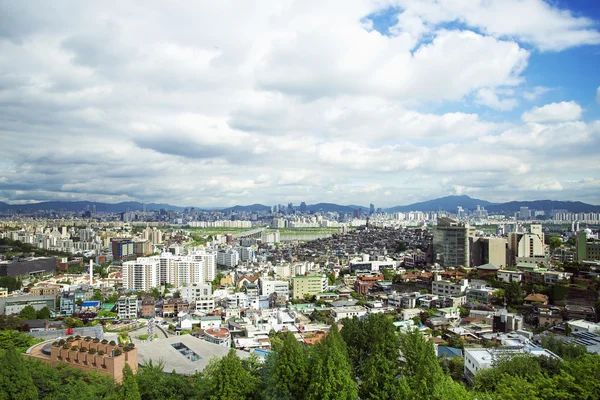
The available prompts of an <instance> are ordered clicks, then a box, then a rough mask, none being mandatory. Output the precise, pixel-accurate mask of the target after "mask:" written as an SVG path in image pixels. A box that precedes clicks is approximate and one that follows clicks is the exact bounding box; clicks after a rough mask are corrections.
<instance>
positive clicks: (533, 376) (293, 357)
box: [0, 315, 600, 400]
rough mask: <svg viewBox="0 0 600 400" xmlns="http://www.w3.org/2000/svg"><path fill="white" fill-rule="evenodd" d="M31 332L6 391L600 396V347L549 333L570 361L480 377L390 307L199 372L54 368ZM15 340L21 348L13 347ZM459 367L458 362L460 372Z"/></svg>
mask: <svg viewBox="0 0 600 400" xmlns="http://www.w3.org/2000/svg"><path fill="white" fill-rule="evenodd" d="M31 340H32V338H31V337H28V336H26V335H25V334H23V333H19V332H15V331H10V332H8V331H3V334H2V335H0V353H1V354H0V368H1V370H2V374H1V375H0V400H3V399H38V398H39V399H65V400H66V399H69V400H76V399H86V400H87V399H127V400H130V399H131V400H133V399H136V400H137V399H144V400H151V399H173V400H175V399H210V400H228V399H231V400H234V399H236V400H237V399H256V400H258V399H266V400H275V399H278V400H317V399H320V400H333V399H340V400H342V399H344V400H347V399H416V400H425V399H434V400H435V399H439V400H442V399H472V400H475V399H478V400H483V399H489V400H493V399H503V400H505V399H519V400H520V399H534V400H535V399H578V400H581V399H590V400H591V399H598V398H600V356H599V355H591V354H588V353H586V352H585V350H584V348H582V347H580V346H576V345H565V344H563V343H562V342H560V341H558V340H547V341H545V343H544V345H545V346H546V347H549V348H550V350H552V351H553V352H554V353H555V354H557V355H559V356H560V357H561V358H562V360H556V359H547V358H544V357H531V356H524V355H523V356H516V357H512V358H509V359H503V360H501V361H499V362H498V363H497V365H496V366H495V367H494V368H491V369H487V370H482V371H480V372H479V373H478V374H477V375H476V377H475V380H474V382H473V384H472V385H469V386H468V385H466V384H465V383H464V382H462V381H461V380H460V375H461V374H460V371H458V372H459V373H452V371H451V368H448V363H446V362H444V360H442V361H441V362H440V360H438V358H437V357H436V355H435V353H434V348H433V345H432V344H431V343H430V342H428V341H427V340H426V338H425V337H424V336H423V335H422V334H421V333H419V332H408V333H398V332H397V331H396V330H395V327H394V326H393V324H392V322H391V320H390V319H389V318H388V317H386V316H383V315H371V316H369V317H368V318H366V319H361V320H359V319H352V320H344V321H343V329H341V331H338V329H337V326H336V325H333V326H332V328H331V331H330V332H329V334H328V335H327V336H326V337H325V338H324V339H323V340H322V341H321V342H320V343H318V344H316V345H314V346H311V347H305V346H304V345H302V344H301V343H299V342H298V341H297V340H296V339H295V338H294V336H293V335H291V334H280V335H277V336H275V337H273V339H272V346H273V350H272V352H271V353H270V354H269V355H268V356H267V358H266V359H265V360H264V362H263V361H261V360H260V359H259V358H258V357H257V356H252V357H250V358H248V359H240V358H239V357H238V356H237V355H236V353H235V352H234V351H231V352H230V353H229V354H228V355H227V356H225V357H223V358H221V359H213V360H211V362H210V363H209V365H208V367H207V368H206V369H205V370H204V371H202V372H200V373H197V374H195V375H193V376H183V375H179V374H177V373H174V371H164V370H163V365H162V364H160V363H159V364H146V365H144V366H141V367H140V369H139V370H138V372H137V374H134V373H133V372H132V371H131V370H129V369H128V368H126V370H125V371H124V380H123V382H122V384H116V383H115V382H114V381H112V379H110V378H109V377H106V376H103V375H99V374H96V373H83V372H81V371H79V370H77V369H73V368H70V367H68V366H66V365H64V366H59V367H57V368H54V367H52V366H50V365H49V364H45V363H43V362H41V361H37V360H33V359H27V358H25V357H23V356H22V355H21V354H22V353H23V352H24V349H26V348H27V346H29V345H30V344H32V343H34V342H30V341H31ZM15 345H16V347H15ZM454 372H457V371H454Z"/></svg>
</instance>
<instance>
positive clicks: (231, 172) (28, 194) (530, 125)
mask: <svg viewBox="0 0 600 400" xmlns="http://www.w3.org/2000/svg"><path fill="white" fill-rule="evenodd" d="M465 4H466V3H462V5H461V2H448V3H443V2H442V3H436V2H423V1H412V0H398V1H389V2H388V1H384V2H381V1H356V2H350V3H348V2H337V3H336V2H327V3H326V4H320V3H316V2H315V3H306V2H293V1H290V2H277V3H276V4H274V3H272V2H263V3H260V2H259V3H256V4H247V3H234V2H222V3H219V4H218V5H217V4H210V6H207V5H204V4H201V3H189V4H184V3H182V4H176V5H174V4H169V5H166V4H162V3H159V2H157V3H154V4H146V3H145V4H144V5H143V6H142V5H135V4H121V3H117V2H112V3H111V2H103V3H98V4H94V3H79V2H69V1H57V2H51V3H41V4H40V3H34V2H30V1H24V2H4V3H2V4H0V15H2V24H0V26H1V28H0V49H1V51H2V54H4V55H6V57H3V58H2V59H1V60H0V71H1V72H0V139H1V143H2V144H3V146H2V148H3V150H4V151H3V153H2V159H1V160H0V201H3V202H8V203H20V202H38V201H47V200H63V201H71V200H91V201H97V202H107V203H118V202H123V201H140V202H146V203H150V202H159V203H171V204H179V205H194V204H196V205H199V206H206V207H214V206H223V207H227V206H233V205H237V204H253V203H260V204H273V199H277V202H279V203H281V204H287V203H290V202H291V203H293V204H300V202H302V201H304V202H306V203H307V204H314V203H319V202H329V203H337V204H359V205H364V206H368V204H369V203H374V204H375V206H376V207H391V206H395V205H398V204H411V203H416V202H419V201H423V200H428V199H433V198H439V197H443V196H446V195H461V194H467V195H469V196H471V197H475V198H480V199H493V200H492V201H494V202H505V201H512V200H524V199H527V200H537V199H553V200H579V201H582V202H585V203H589V204H600V171H599V170H598V167H597V165H599V163H600V155H599V154H598V152H597V149H598V148H600V146H599V145H600V139H599V135H600V106H599V103H600V87H599V85H600V80H599V79H598V74H597V71H598V70H599V69H600V31H599V21H600V10H599V9H598V8H597V7H594V5H593V4H589V3H588V2H585V1H552V2H547V1H543V0H527V1H501V2H469V7H465V6H464V5H465Z"/></svg>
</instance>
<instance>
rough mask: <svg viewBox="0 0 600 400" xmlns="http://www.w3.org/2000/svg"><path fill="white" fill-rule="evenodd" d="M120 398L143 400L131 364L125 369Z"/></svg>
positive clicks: (126, 365)
mask: <svg viewBox="0 0 600 400" xmlns="http://www.w3.org/2000/svg"><path fill="white" fill-rule="evenodd" d="M119 398H120V399H123V400H141V398H142V397H141V395H140V389H139V388H138V383H137V380H136V379H135V375H133V371H132V370H131V367H130V366H129V364H125V367H124V368H123V383H122V384H121V387H120V388H119Z"/></svg>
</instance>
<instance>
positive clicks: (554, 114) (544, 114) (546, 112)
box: [521, 101, 583, 122]
mask: <svg viewBox="0 0 600 400" xmlns="http://www.w3.org/2000/svg"><path fill="white" fill-rule="evenodd" d="M582 112H583V109H582V108H581V106H580V105H579V104H577V103H576V102H575V101H562V102H560V103H550V104H546V105H545V106H542V107H534V108H532V109H531V110H529V111H526V112H524V113H523V115H522V116H521V119H522V120H523V121H525V122H557V121H573V120H578V119H580V118H581V114H582Z"/></svg>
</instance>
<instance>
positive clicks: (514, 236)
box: [507, 224, 548, 265]
mask: <svg viewBox="0 0 600 400" xmlns="http://www.w3.org/2000/svg"><path fill="white" fill-rule="evenodd" d="M508 255H509V257H508V260H507V261H508V262H509V265H516V264H518V263H528V264H537V263H547V261H548V260H547V258H546V254H545V251H544V233H543V232H542V226H541V225H536V224H532V225H531V227H530V232H529V233H519V232H510V233H509V234H508Z"/></svg>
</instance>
